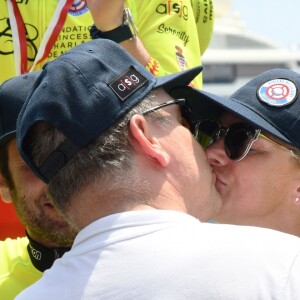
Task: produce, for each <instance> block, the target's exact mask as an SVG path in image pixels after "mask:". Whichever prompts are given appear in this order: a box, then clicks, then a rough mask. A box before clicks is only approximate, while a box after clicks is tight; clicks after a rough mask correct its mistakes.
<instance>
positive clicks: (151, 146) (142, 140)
mask: <svg viewBox="0 0 300 300" xmlns="http://www.w3.org/2000/svg"><path fill="white" fill-rule="evenodd" d="M129 132H130V143H131V145H132V147H133V148H134V149H135V150H136V151H137V152H139V153H144V154H145V155H147V156H148V157H149V158H151V159H152V160H154V161H155V162H156V163H158V164H160V165H161V166H162V167H166V166H168V165H169V162H170V156H169V154H168V153H167V152H166V150H165V149H164V147H163V146H162V144H161V143H160V142H159V140H158V139H157V138H156V137H155V136H154V135H153V133H152V132H151V128H150V126H149V124H148V123H147V121H146V120H145V118H144V117H143V116H141V115H134V116H133V117H132V118H131V119H130V121H129Z"/></svg>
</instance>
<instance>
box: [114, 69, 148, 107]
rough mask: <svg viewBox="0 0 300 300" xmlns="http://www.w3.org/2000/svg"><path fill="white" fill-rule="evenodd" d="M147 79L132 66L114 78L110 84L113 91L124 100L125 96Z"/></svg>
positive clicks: (138, 87) (133, 91) (134, 90)
mask: <svg viewBox="0 0 300 300" xmlns="http://www.w3.org/2000/svg"><path fill="white" fill-rule="evenodd" d="M147 82H148V80H147V79H146V78H145V77H144V76H143V75H142V74H140V73H139V72H138V71H137V70H136V69H134V68H133V67H131V68H129V69H127V70H126V71H125V72H124V73H123V74H121V75H120V76H118V77H117V78H115V79H114V80H113V81H112V82H111V83H110V84H109V86H110V88H111V89H112V90H113V91H114V93H115V94H116V95H117V96H118V97H119V99H121V100H122V101H124V100H125V99H126V98H127V97H129V96H130V95H132V94H133V93H135V92H136V91H137V90H138V89H140V88H141V87H142V86H143V85H144V84H146V83H147Z"/></svg>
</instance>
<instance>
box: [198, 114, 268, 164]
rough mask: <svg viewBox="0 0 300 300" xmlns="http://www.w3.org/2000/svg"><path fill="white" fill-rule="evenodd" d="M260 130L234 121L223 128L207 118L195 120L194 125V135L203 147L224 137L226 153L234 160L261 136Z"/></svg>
mask: <svg viewBox="0 0 300 300" xmlns="http://www.w3.org/2000/svg"><path fill="white" fill-rule="evenodd" d="M260 132H261V131H260V129H255V128H253V127H252V126H251V125H248V124H246V123H234V124H232V125H230V126H229V127H228V128H224V127H221V126H220V124H219V123H218V122H217V121H215V120H208V119H207V120H203V121H200V122H197V123H196V125H195V127H194V136H195V138H196V140H197V141H198V142H199V143H200V144H201V145H202V147H203V148H204V149H206V148H207V147H208V146H210V145H211V144H213V143H215V142H216V141H218V140H219V139H221V138H224V148H225V152H226V155H227V156H228V157H229V158H230V159H231V160H235V161H240V160H242V159H243V158H244V157H245V156H246V155H247V154H248V153H249V150H250V149H251V147H252V144H253V143H254V142H255V141H256V140H257V139H258V137H259V136H262V135H261V133H260ZM262 137H264V136H262Z"/></svg>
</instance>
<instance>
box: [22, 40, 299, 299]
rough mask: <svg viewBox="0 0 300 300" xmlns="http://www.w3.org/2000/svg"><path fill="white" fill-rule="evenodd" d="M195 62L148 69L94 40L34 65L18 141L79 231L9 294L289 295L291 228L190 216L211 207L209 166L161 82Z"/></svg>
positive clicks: (294, 267) (214, 202)
mask: <svg viewBox="0 0 300 300" xmlns="http://www.w3.org/2000/svg"><path fill="white" fill-rule="evenodd" d="M200 70H201V68H198V69H197V68H196V69H191V70H189V71H186V72H183V73H178V74H175V75H172V76H168V77H164V78H159V79H158V78H155V77H153V76H152V75H151V74H150V73H148V72H147V71H146V70H145V69H144V68H143V66H141V65H140V64H138V63H137V62H136V61H135V60H134V59H132V57H130V56H129V55H128V54H127V53H126V52H124V50H122V49H121V48H120V47H119V46H118V45H117V44H115V43H113V42H110V41H104V40H97V41H92V42H89V43H85V44H83V45H80V46H78V47H76V48H74V49H72V50H71V51H69V52H68V53H66V54H64V55H62V56H61V57H59V58H58V59H57V60H56V61H53V62H51V63H49V64H48V65H47V66H46V67H45V68H44V70H43V72H42V74H41V76H40V77H39V78H38V81H37V83H36V85H35V87H34V89H33V92H32V94H31V95H30V96H29V98H28V99H27V101H26V103H25V105H24V106H23V108H22V111H21V113H20V116H19V119H18V124H17V128H18V129H17V140H18V148H19V151H20V154H21V155H22V157H23V159H24V160H25V161H26V163H27V164H28V165H29V166H30V167H31V169H32V170H33V171H34V172H35V174H36V175H37V176H38V177H39V178H40V179H42V180H43V181H44V182H45V183H47V184H48V187H47V194H48V195H49V197H50V199H52V201H53V204H54V205H55V206H56V207H57V208H58V209H59V210H60V211H61V213H62V214H63V215H64V216H65V218H66V219H67V220H68V222H69V223H70V224H73V225H74V226H75V227H77V228H78V229H79V233H78V235H77V236H76V238H75V241H74V244H73V246H72V249H71V250H70V251H69V252H67V253H66V254H65V255H64V256H63V257H62V258H61V259H59V260H57V261H56V262H55V263H54V265H53V267H52V268H51V269H49V270H47V271H46V272H45V273H44V276H43V278H42V279H41V280H40V281H38V282H36V283H35V284H34V285H32V286H31V287H29V288H28V289H27V290H25V291H23V292H22V293H21V294H20V295H19V296H18V297H17V298H16V299H31V300H32V299H56V298H59V299H100V298H101V299H295V298H298V297H299V296H300V288H298V277H299V271H300V260H299V258H298V256H299V252H300V241H299V239H298V238H295V237H292V236H289V235H284V234H282V233H278V232H273V231H270V230H266V229H256V228H243V227H237V226H225V225H215V224H203V223H201V222H200V221H199V219H200V220H206V219H207V218H209V217H210V216H212V215H213V214H215V213H216V212H217V211H218V209H219V205H220V198H219V195H218V193H217V192H216V189H215V175H214V173H213V172H212V170H211V168H210V167H209V165H208V163H207V160H206V158H205V154H204V152H203V150H202V148H201V146H200V145H199V144H198V143H197V142H196V140H195V139H194V137H193V136H192V134H191V133H190V131H189V130H188V129H187V128H186V127H184V126H183V125H182V124H187V123H189V122H190V110H189V108H190V106H191V105H192V103H191V101H189V100H188V99H187V100H185V99H183V98H176V99H174V98H172V97H171V96H170V95H169V94H168V93H169V92H171V91H172V89H173V88H174V87H176V86H177V87H178V86H186V85H188V83H189V82H190V80H191V79H192V78H193V76H195V73H197V72H199V71H200ZM179 109H180V110H179ZM180 111H181V112H182V114H181V113H180ZM192 125H193V124H190V126H192ZM178 145H180V146H178Z"/></svg>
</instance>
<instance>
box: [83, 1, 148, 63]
mask: <svg viewBox="0 0 300 300" xmlns="http://www.w3.org/2000/svg"><path fill="white" fill-rule="evenodd" d="M87 4H88V6H89V9H90V12H91V15H92V17H93V20H94V24H95V26H96V28H97V29H99V30H101V31H102V32H107V31H111V30H113V29H115V28H117V27H119V26H120V25H122V24H123V11H124V5H125V0H87ZM120 45H121V46H122V47H123V48H124V49H126V50H127V51H128V52H129V53H130V54H131V55H132V56H134V57H135V58H136V59H137V60H138V61H139V62H140V63H141V64H142V65H144V66H146V65H147V64H148V62H149V60H150V54H149V52H148V51H147V50H146V48H145V47H144V45H143V43H142V42H141V40H140V38H139V37H138V36H136V37H135V38H133V39H128V40H125V41H122V42H120Z"/></svg>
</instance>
